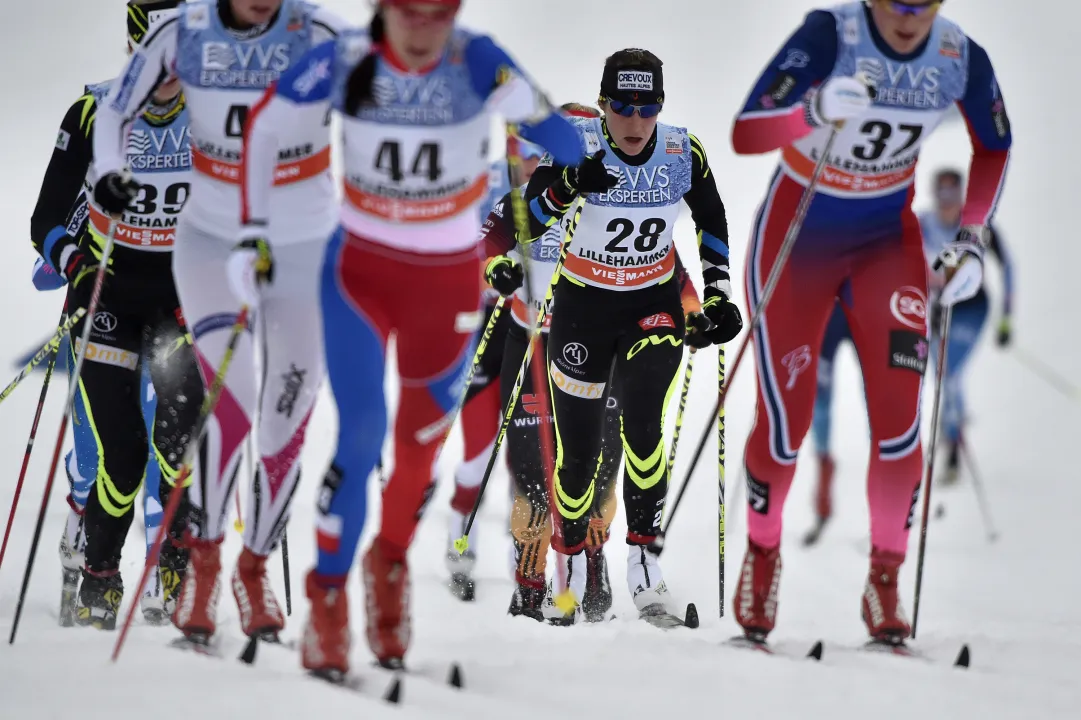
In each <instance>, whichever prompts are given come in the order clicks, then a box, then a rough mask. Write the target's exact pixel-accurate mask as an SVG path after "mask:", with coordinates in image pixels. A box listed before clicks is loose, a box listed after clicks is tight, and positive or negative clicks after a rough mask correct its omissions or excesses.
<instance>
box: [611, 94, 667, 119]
mask: <svg viewBox="0 0 1081 720" xmlns="http://www.w3.org/2000/svg"><path fill="white" fill-rule="evenodd" d="M608 107H610V108H611V109H612V112H614V113H615V114H616V115H621V116H623V117H627V118H629V117H632V116H633V115H634V111H635V110H637V111H638V115H639V117H643V118H651V117H657V116H658V115H660V113H661V109H662V108H663V107H664V103H651V104H649V105H631V104H630V103H625V102H621V101H619V100H613V99H611V98H608Z"/></svg>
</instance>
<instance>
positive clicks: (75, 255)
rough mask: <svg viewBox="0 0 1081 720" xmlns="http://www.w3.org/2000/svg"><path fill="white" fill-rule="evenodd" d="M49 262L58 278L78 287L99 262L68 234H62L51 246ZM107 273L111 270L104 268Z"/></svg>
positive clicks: (91, 273)
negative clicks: (55, 270)
mask: <svg viewBox="0 0 1081 720" xmlns="http://www.w3.org/2000/svg"><path fill="white" fill-rule="evenodd" d="M49 262H50V264H52V266H53V267H54V268H56V269H57V274H58V275H59V276H60V278H61V279H62V280H63V281H64V282H66V283H68V285H70V286H71V287H78V286H79V283H80V282H82V281H83V280H84V279H85V278H87V277H90V276H92V275H93V274H94V273H96V272H97V271H98V268H99V267H101V264H100V263H99V262H98V261H97V259H96V258H95V257H94V256H92V255H87V254H86V253H84V252H83V250H82V248H80V247H79V243H78V242H76V240H75V238H73V237H71V236H70V235H67V236H63V237H62V238H61V240H60V241H59V242H57V243H55V244H54V245H53V247H52V252H51V254H50V257H49ZM106 272H107V273H108V274H109V275H112V274H113V271H112V270H106Z"/></svg>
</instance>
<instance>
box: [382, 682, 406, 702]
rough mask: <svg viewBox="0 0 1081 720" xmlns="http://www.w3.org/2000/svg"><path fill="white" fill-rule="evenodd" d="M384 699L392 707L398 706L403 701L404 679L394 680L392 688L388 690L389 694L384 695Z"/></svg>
mask: <svg viewBox="0 0 1081 720" xmlns="http://www.w3.org/2000/svg"><path fill="white" fill-rule="evenodd" d="M383 699H384V700H385V701H387V702H388V703H390V704H391V705H397V704H398V703H399V702H401V699H402V679H401V678H394V681H393V682H391V684H390V687H389V688H387V692H386V694H385V695H383Z"/></svg>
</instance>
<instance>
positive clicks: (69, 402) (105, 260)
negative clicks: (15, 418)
mask: <svg viewBox="0 0 1081 720" xmlns="http://www.w3.org/2000/svg"><path fill="white" fill-rule="evenodd" d="M118 224H119V223H118V221H117V219H116V218H112V219H111V220H109V233H108V235H107V236H106V238H105V247H104V248H102V252H101V259H100V261H99V262H100V263H101V264H100V265H98V269H97V272H96V273H95V275H94V286H93V288H91V290H90V302H89V303H87V306H86V324H85V325H83V332H82V336H81V337H80V343H81V344H77V345H76V346H75V367H73V368H72V371H71V379H70V380H69V381H68V394H67V398H66V399H65V401H64V410H63V415H62V416H61V417H60V430H59V431H58V432H57V435H56V445H55V446H54V447H53V460H52V463H51V464H50V465H49V476H48V477H47V478H45V492H44V493H43V495H42V498H41V510H39V511H38V520H37V525H36V526H35V528H34V537H33V539H32V540H31V541H30V556H29V557H28V558H27V559H26V572H25V573H24V574H23V582H22V587H21V588H19V601H18V603H17V604H16V605H15V618H14V619H13V620H12V623H11V637H10V638H9V639H8V644H9V645H13V644H14V643H15V634H16V633H17V632H18V631H19V619H20V618H21V617H22V613H23V603H24V602H25V601H26V590H27V588H28V587H29V586H30V574H31V572H33V569H34V557H35V556H36V555H37V552H38V542H39V541H40V540H41V530H42V527H43V526H44V525H45V511H46V510H48V507H49V494H50V493H51V492H52V489H53V479H54V478H55V477H56V469H57V467H58V466H59V465H60V451H61V450H62V449H63V448H64V437H65V436H66V435H67V431H68V419H69V418H70V416H71V413H72V412H73V411H74V407H75V393H76V392H78V390H79V374H80V373H81V372H82V370H83V361H85V360H86V352H87V350H88V349H89V347H90V330H91V329H92V328H93V326H94V314H95V313H96V312H97V309H98V303H100V302H101V293H102V289H103V288H104V287H105V275H106V274H107V273H108V270H109V258H110V257H111V256H112V254H113V246H114V245H115V244H116V228H117V225H118ZM76 314H77V313H76ZM58 345H59V343H58ZM141 594H142V588H140V589H139V593H138V595H136V597H138V596H139V595H141Z"/></svg>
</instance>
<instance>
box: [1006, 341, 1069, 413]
mask: <svg viewBox="0 0 1081 720" xmlns="http://www.w3.org/2000/svg"><path fill="white" fill-rule="evenodd" d="M1011 349H1012V350H1013V353H1012V355H1013V356H1014V357H1015V358H1016V359H1017V360H1018V361H1019V362H1020V363H1021V364H1022V365H1024V366H1025V367H1027V368H1028V369H1029V370H1031V371H1032V372H1033V373H1035V374H1036V375H1038V376H1039V377H1040V378H1041V379H1042V380H1043V381H1044V382H1046V383H1047V384H1048V385H1050V386H1051V387H1053V388H1055V389H1056V390H1058V391H1059V392H1060V393H1062V394H1063V395H1065V396H1066V397H1068V398H1070V399H1071V400H1073V401H1074V402H1081V387H1078V386H1076V385H1074V384H1073V383H1071V382H1070V381H1069V380H1067V379H1066V378H1064V377H1063V376H1062V375H1060V374H1059V373H1057V372H1056V371H1055V370H1054V369H1053V368H1052V367H1051V366H1050V365H1048V364H1047V363H1045V362H1043V361H1042V360H1040V358H1038V357H1037V356H1036V355H1035V354H1033V353H1030V352H1028V351H1027V350H1024V349H1022V348H1020V347H1017V346H1016V345H1014V346H1013V348H1011Z"/></svg>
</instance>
